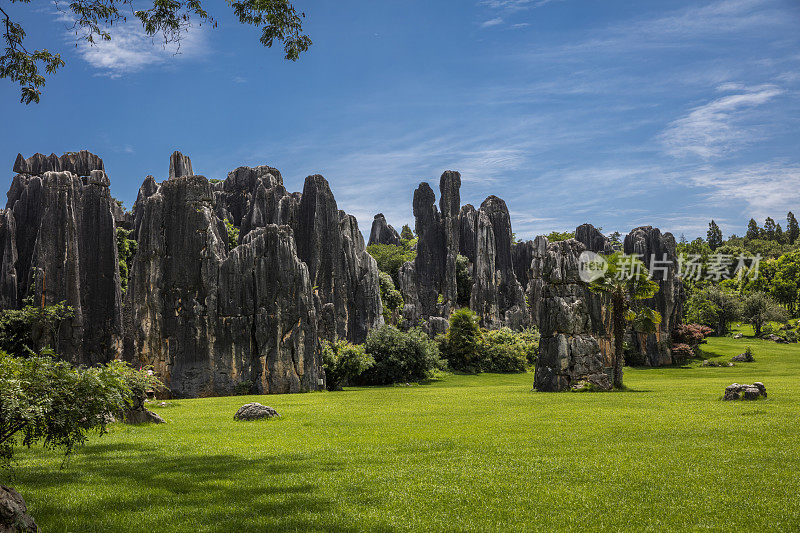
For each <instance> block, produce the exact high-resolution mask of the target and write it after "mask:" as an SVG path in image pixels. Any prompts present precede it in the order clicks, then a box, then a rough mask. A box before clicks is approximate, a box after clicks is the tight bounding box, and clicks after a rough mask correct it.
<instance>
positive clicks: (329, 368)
mask: <svg viewBox="0 0 800 533" xmlns="http://www.w3.org/2000/svg"><path fill="white" fill-rule="evenodd" d="M374 364H375V360H374V359H373V358H372V357H371V356H369V355H367V354H366V353H364V347H363V346H361V345H358V344H350V343H349V342H347V341H336V342H328V341H322V366H323V368H324V369H325V379H326V387H327V389H328V390H330V391H335V390H342V387H344V386H345V385H347V382H348V381H349V380H351V379H353V378H355V377H356V376H358V375H359V374H361V373H362V372H364V371H365V370H367V369H368V368H370V367H372V366H373V365H374Z"/></svg>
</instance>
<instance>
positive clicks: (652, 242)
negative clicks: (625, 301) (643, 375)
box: [623, 226, 684, 366]
mask: <svg viewBox="0 0 800 533" xmlns="http://www.w3.org/2000/svg"><path fill="white" fill-rule="evenodd" d="M623 250H624V252H625V253H626V254H638V255H639V256H640V259H641V260H642V262H644V264H645V266H646V267H647V269H648V270H649V271H650V274H651V275H652V279H653V280H654V281H656V282H658V285H659V290H658V292H657V293H656V295H655V296H654V297H653V298H651V299H649V300H644V301H643V302H642V304H643V305H646V306H648V307H651V308H653V309H655V310H656V311H658V312H659V313H661V324H660V325H659V328H658V331H657V332H656V333H654V334H649V335H644V334H639V333H634V332H631V333H630V338H631V343H632V344H633V347H634V349H636V350H639V352H640V353H642V354H644V355H645V356H646V358H647V360H648V362H649V364H650V365H651V366H659V365H664V364H671V363H672V355H671V347H672V330H673V329H675V326H677V325H678V324H679V323H680V320H681V315H682V312H683V300H684V294H683V283H682V282H681V281H680V279H678V278H677V276H676V274H677V268H678V256H677V253H676V244H675V238H674V237H673V236H672V234H671V233H664V234H663V235H662V234H661V231H659V229H658V228H653V227H652V226H643V227H639V228H636V229H634V230H632V231H631V232H630V233H629V234H628V235H627V236H626V237H625V242H624V243H623Z"/></svg>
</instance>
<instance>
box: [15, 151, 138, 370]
mask: <svg viewBox="0 0 800 533" xmlns="http://www.w3.org/2000/svg"><path fill="white" fill-rule="evenodd" d="M32 159H33V160H32ZM32 159H28V160H24V161H25V163H24V164H22V163H20V160H19V158H18V161H17V165H15V166H16V167H20V166H22V167H24V169H26V170H31V171H33V170H38V169H40V168H46V167H47V165H56V162H58V165H60V166H62V167H63V166H68V167H70V168H72V169H77V170H78V171H80V172H83V171H85V170H87V169H89V167H90V166H92V165H94V166H102V161H101V160H100V158H98V157H96V156H93V155H92V154H89V153H88V152H80V153H78V154H65V155H64V156H62V157H61V158H55V159H53V158H52V157H51V158H48V159H47V161H46V162H43V161H39V160H36V157H35V156H34V158H32ZM108 187H109V181H108V178H107V177H106V175H105V172H104V171H102V170H90V171H89V175H88V176H83V177H79V176H77V175H76V174H74V173H72V172H71V171H45V172H44V173H43V174H42V175H41V176H38V175H37V176H33V175H28V174H18V175H17V176H15V177H14V180H13V182H12V185H11V189H10V190H9V192H8V203H7V206H6V209H5V211H4V213H3V215H2V217H0V239H2V240H0V246H2V254H3V257H2V259H3V263H2V265H0V287H2V290H3V294H2V297H0V303H2V306H3V308H19V307H21V306H22V305H23V304H24V301H25V299H26V298H27V297H29V296H30V297H33V301H35V302H36V303H39V302H42V301H44V302H45V303H46V304H48V305H53V304H57V303H59V302H61V301H64V302H66V305H68V306H70V307H72V309H73V313H74V316H73V317H72V318H71V319H70V320H68V321H65V323H62V324H60V325H59V326H58V328H57V331H55V332H51V331H41V332H39V333H40V338H39V346H38V347H37V348H41V347H43V346H45V345H50V346H51V347H53V348H54V349H55V350H56V351H57V352H58V353H59V354H61V355H62V356H64V357H65V358H66V359H68V360H70V361H72V362H75V363H85V364H94V363H98V362H104V361H108V360H110V359H112V358H113V357H114V356H115V355H116V353H117V351H118V348H119V342H120V340H121V333H122V316H121V308H122V307H121V305H120V304H121V292H120V278H119V268H118V261H117V248H116V226H115V221H114V215H113V209H114V206H115V205H116V202H115V201H114V200H113V198H112V197H111V195H110V193H109V188H108Z"/></svg>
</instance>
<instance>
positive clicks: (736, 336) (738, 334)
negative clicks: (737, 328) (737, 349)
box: [733, 333, 744, 339]
mask: <svg viewBox="0 0 800 533" xmlns="http://www.w3.org/2000/svg"><path fill="white" fill-rule="evenodd" d="M743 336H744V335H742V334H741V333H737V334H736V335H734V336H733V338H734V339H741V338H742V337H743Z"/></svg>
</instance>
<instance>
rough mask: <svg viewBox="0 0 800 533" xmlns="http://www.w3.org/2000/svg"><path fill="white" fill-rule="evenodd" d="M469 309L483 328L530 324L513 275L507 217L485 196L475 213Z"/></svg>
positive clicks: (502, 207) (500, 205)
mask: <svg viewBox="0 0 800 533" xmlns="http://www.w3.org/2000/svg"><path fill="white" fill-rule="evenodd" d="M473 280H474V281H473V285H472V294H471V297H470V308H471V309H472V310H473V311H475V312H476V313H477V314H478V316H479V317H480V321H481V325H482V326H484V327H487V328H497V327H500V326H508V327H511V328H520V327H522V326H523V325H526V324H528V323H529V322H530V319H529V315H528V310H527V309H526V304H525V293H524V292H523V290H522V286H521V285H520V283H519V281H517V278H516V275H515V274H514V265H513V261H512V255H511V218H510V216H509V214H508V208H507V207H506V203H505V202H504V201H503V200H501V199H500V198H498V197H496V196H489V197H488V198H487V199H486V200H484V202H483V203H482V204H481V207H480V209H479V210H478V228H477V243H476V254H475V267H474V270H473Z"/></svg>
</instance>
